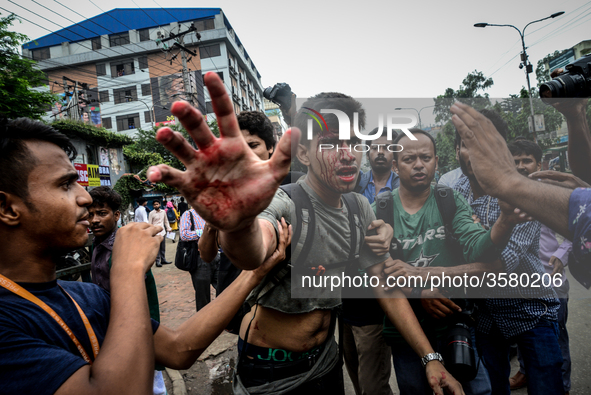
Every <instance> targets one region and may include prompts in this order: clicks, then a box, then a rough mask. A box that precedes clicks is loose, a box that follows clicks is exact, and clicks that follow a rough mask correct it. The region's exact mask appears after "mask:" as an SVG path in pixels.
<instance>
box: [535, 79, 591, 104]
mask: <svg viewBox="0 0 591 395" xmlns="http://www.w3.org/2000/svg"><path fill="white" fill-rule="evenodd" d="M586 85H587V81H586V79H585V77H584V76H582V75H580V74H562V75H560V76H558V77H556V78H555V79H553V80H552V81H549V82H546V83H545V84H542V86H540V97H541V98H542V101H544V102H545V103H547V102H548V100H545V99H551V98H552V99H557V98H564V97H586V96H587V95H588V92H587V91H588V89H585V86H586Z"/></svg>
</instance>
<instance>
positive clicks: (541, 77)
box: [536, 49, 568, 88]
mask: <svg viewBox="0 0 591 395" xmlns="http://www.w3.org/2000/svg"><path fill="white" fill-rule="evenodd" d="M566 51H568V49H563V50H562V51H554V53H551V54H548V55H546V57H544V58H543V59H540V60H538V64H537V66H536V78H537V80H538V88H539V87H540V85H542V84H543V83H545V82H548V81H550V80H551V79H552V78H550V73H551V72H552V70H550V69H548V67H546V63H548V62H549V61H550V59H554V58H555V57H557V56H560V55H562V54H563V53H565V52H566Z"/></svg>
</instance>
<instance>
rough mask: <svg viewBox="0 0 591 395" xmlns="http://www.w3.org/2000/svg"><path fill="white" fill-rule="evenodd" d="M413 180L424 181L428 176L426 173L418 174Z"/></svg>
mask: <svg viewBox="0 0 591 395" xmlns="http://www.w3.org/2000/svg"><path fill="white" fill-rule="evenodd" d="M411 178H412V179H413V180H415V181H423V180H424V179H425V178H427V175H426V174H424V173H417V174H415V175H414V176H412V177H411Z"/></svg>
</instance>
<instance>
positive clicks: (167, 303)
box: [152, 240, 591, 395]
mask: <svg viewBox="0 0 591 395" xmlns="http://www.w3.org/2000/svg"><path fill="white" fill-rule="evenodd" d="M177 245H178V243H172V242H171V241H170V240H167V244H166V259H167V260H169V261H174V255H175V251H176V246H177ZM152 272H153V273H154V277H155V279H156V285H157V288H158V298H159V301H160V318H161V322H162V323H163V324H164V325H166V326H167V327H170V328H177V327H179V326H180V325H181V324H182V323H183V322H185V321H186V320H187V319H188V318H189V317H191V316H192V315H193V314H195V293H194V290H193V285H192V283H191V275H190V274H189V273H188V272H184V271H181V270H179V269H177V268H176V267H175V266H174V264H172V265H164V266H163V267H161V268H159V267H156V266H154V267H153V268H152ZM568 276H569V279H570V286H571V291H570V302H569V306H568V308H569V318H568V324H567V328H568V331H569V336H570V344H571V357H572V376H571V379H572V389H571V392H570V394H571V395H586V394H591V358H589V356H590V355H591V342H590V341H589V337H588V336H589V334H590V333H591V330H590V328H591V291H589V290H586V289H585V288H584V287H583V286H581V285H580V284H579V283H578V282H577V281H576V280H574V279H572V277H571V276H570V273H568ZM214 297H215V291H214V290H213V288H212V299H213V298H214ZM236 342H237V336H235V335H231V334H229V333H225V332H224V333H222V334H221V335H220V336H219V337H218V338H217V339H216V340H215V342H214V343H213V344H212V345H211V346H210V347H209V348H208V349H207V350H206V351H205V352H204V353H203V355H202V356H201V357H200V358H199V359H198V361H197V362H196V363H195V364H194V365H193V366H192V367H191V368H190V369H188V370H184V371H180V373H181V374H182V376H183V379H184V382H185V387H186V394H188V395H230V394H232V390H231V380H232V372H233V368H234V365H235V361H236V356H237V350H236ZM517 369H518V363H517V359H516V358H514V359H513V360H512V371H511V374H512V375H513V374H514V373H515V372H516V371H517ZM164 376H165V380H166V384H167V389H168V394H169V395H183V394H182V393H180V391H178V390H177V392H174V393H173V392H172V384H171V381H170V379H169V378H168V376H167V375H166V374H165V375H164ZM344 377H345V392H346V394H347V395H354V394H355V392H354V390H353V386H352V384H351V380H350V379H349V376H348V374H347V371H346V369H344ZM390 385H391V387H392V390H393V392H394V394H395V395H398V394H399V392H398V388H397V386H396V380H395V375H394V371H392V377H391V378H390ZM512 394H513V395H525V394H527V390H526V389H525V388H523V389H519V390H515V391H513V392H512Z"/></svg>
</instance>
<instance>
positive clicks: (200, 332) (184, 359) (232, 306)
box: [154, 219, 291, 369]
mask: <svg viewBox="0 0 591 395" xmlns="http://www.w3.org/2000/svg"><path fill="white" fill-rule="evenodd" d="M278 225H279V226H278V232H279V240H278V245H277V249H276V250H275V251H274V252H273V254H272V255H271V256H270V257H269V258H268V259H267V260H266V261H265V262H264V263H263V264H262V265H261V266H259V267H258V268H257V269H256V270H250V271H243V272H242V273H240V275H239V276H238V277H237V278H236V280H234V281H233V282H232V284H230V286H229V287H228V288H227V289H226V290H225V291H224V292H222V294H221V295H220V296H219V297H217V298H216V299H215V300H214V301H213V302H212V303H209V304H208V305H207V306H205V307H204V308H203V309H201V310H199V311H198V312H197V313H196V314H195V315H194V316H192V317H191V318H189V319H188V320H187V321H186V322H185V323H183V324H182V325H181V326H180V327H179V328H178V329H176V330H172V329H169V328H166V327H164V326H162V325H161V326H160V327H159V328H158V330H157V331H156V334H155V335H154V347H155V352H156V361H158V362H159V363H162V364H164V365H165V366H168V367H171V368H175V369H188V368H189V367H190V366H191V365H192V364H193V363H194V362H195V360H197V358H198V357H199V356H200V355H201V353H202V352H203V351H205V349H206V348H207V347H208V346H209V345H210V344H211V343H212V342H213V341H214V340H215V339H216V338H217V337H218V336H219V334H220V333H221V332H222V331H223V330H224V328H225V327H226V326H227V325H228V323H229V322H230V320H231V319H232V317H234V314H236V312H237V311H238V309H239V308H240V306H242V304H243V303H244V300H245V299H246V297H247V296H248V294H249V293H250V291H252V290H253V289H254V287H256V286H257V285H258V284H259V283H260V281H261V280H262V279H263V277H265V275H266V274H267V273H269V271H270V270H271V269H272V268H273V267H274V266H275V265H276V264H277V263H279V262H281V261H283V260H284V259H285V249H286V248H287V246H289V244H290V243H291V225H290V226H289V227H288V226H287V224H286V223H285V221H284V220H283V219H282V221H281V222H280V223H278Z"/></svg>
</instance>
